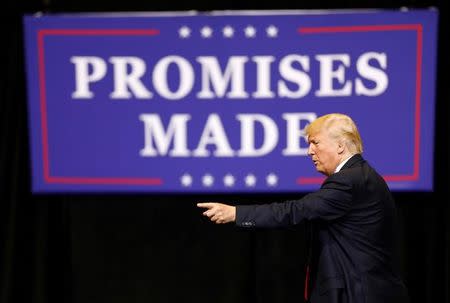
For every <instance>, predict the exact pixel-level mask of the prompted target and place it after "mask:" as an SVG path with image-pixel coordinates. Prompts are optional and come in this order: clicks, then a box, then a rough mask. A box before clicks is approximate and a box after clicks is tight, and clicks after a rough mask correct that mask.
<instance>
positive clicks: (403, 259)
mask: <svg viewBox="0 0 450 303" xmlns="http://www.w3.org/2000/svg"><path fill="white" fill-rule="evenodd" d="M3 5H4V6H3V8H4V9H3V10H2V11H3V14H2V19H3V21H4V22H3V26H2V29H1V31H2V33H3V34H2V38H3V39H2V40H3V43H2V47H1V49H2V59H3V60H2V65H1V68H2V73H1V80H2V81H1V82H0V302H1V303H3V302H5V303H6V302H27V303H33V302H39V303H43V302H58V303H61V302H80V303H88V302H108V303H109V302H146V303H148V302H198V303H200V302H214V303H220V302H235V303H238V302H297V303H299V302H302V292H303V279H304V278H303V277H304V268H303V265H304V263H305V253H306V252H305V248H304V247H305V233H304V226H299V227H298V228H295V229H290V230H258V231H244V230H239V229H237V228H235V227H233V226H231V225H225V226H216V225H213V224H211V223H209V222H207V221H206V220H205V219H203V217H202V216H201V215H200V214H201V211H199V210H198V209H197V208H196V207H195V203H196V202H197V201H199V200H202V201H204V200H218V201H228V202H232V203H238V204H245V203H265V202H271V201H274V200H276V201H282V200H284V199H294V198H298V197H300V196H301V195H294V194H292V195H264V196H262V195H260V196H258V195H226V196H192V195H172V196H156V195H75V194H65V195H63V194H59V195H32V194H31V192H30V178H31V175H30V163H29V162H30V159H29V152H28V122H27V107H26V88H25V72H24V55H23V41H22V23H21V17H22V14H23V13H31V12H36V11H48V12H73V11H161V10H200V11H208V10H221V9H311V8H316V9H322V8H371V7H376V8H383V7H384V8H398V7H401V6H406V7H412V8H414V7H421V8H423V7H428V6H435V7H437V8H438V9H439V11H440V25H439V56H438V66H437V67H438V81H437V83H436V85H437V105H436V123H435V129H436V136H435V181H434V183H435V191H434V192H432V193H421V192H405V193H395V198H396V201H397V206H398V215H399V228H398V247H399V251H400V256H399V260H400V265H401V268H400V269H401V272H402V274H403V276H404V279H405V281H406V283H407V285H408V288H409V291H410V294H411V298H412V302H420V303H423V302H429V303H440V302H450V297H449V285H450V281H449V268H450V265H449V257H450V254H449V243H450V230H449V229H450V228H449V226H450V223H449V221H450V207H449V204H450V202H448V197H449V187H450V183H449V181H448V180H449V179H448V177H447V174H448V171H449V169H450V167H449V162H450V161H449V159H450V153H449V141H450V135H449V134H450V119H449V118H448V116H449V114H450V112H449V106H448V103H449V102H450V99H449V98H450V97H449V95H448V91H447V86H448V84H447V81H448V80H449V77H448V75H447V72H448V68H449V59H448V56H449V54H450V51H449V48H448V46H446V45H445V44H444V42H445V40H447V38H448V37H450V35H449V17H450V16H449V9H448V4H447V2H446V1H443V0H442V1H419V0H418V1H413V0H411V1H356V0H348V1H347V0H340V1H317V0H316V1H310V2H303V1H298V2H292V1H288V0H278V1H270V2H269V1H222V2H221V3H213V2H207V1H204V2H201V1H200V2H199V1H193V2H184V3H183V2H181V3H179V4H176V5H174V4H172V3H169V2H167V1H158V2H156V3H155V2H151V1H139V0H127V1H123V2H122V1H111V0H77V1H71V0H42V1H32V0H28V1H25V0H21V1H7V2H6V3H5V4H3ZM386 135H387V136H388V135H389V134H386ZM386 148H389V146H386ZM395 152H396V151H395V150H392V153H395Z"/></svg>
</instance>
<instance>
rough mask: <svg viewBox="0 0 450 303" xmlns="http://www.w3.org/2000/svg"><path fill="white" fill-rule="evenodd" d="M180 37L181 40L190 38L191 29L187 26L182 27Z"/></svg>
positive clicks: (179, 32)
mask: <svg viewBox="0 0 450 303" xmlns="http://www.w3.org/2000/svg"><path fill="white" fill-rule="evenodd" d="M178 35H179V36H180V37H181V38H189V36H190V35H191V29H190V28H189V27H187V26H182V27H180V29H179V30H178Z"/></svg>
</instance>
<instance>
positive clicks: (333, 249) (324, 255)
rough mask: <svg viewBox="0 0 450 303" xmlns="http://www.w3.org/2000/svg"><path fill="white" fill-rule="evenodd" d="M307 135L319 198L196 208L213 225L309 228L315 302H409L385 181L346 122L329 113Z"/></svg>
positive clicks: (348, 120)
mask: <svg viewBox="0 0 450 303" xmlns="http://www.w3.org/2000/svg"><path fill="white" fill-rule="evenodd" d="M306 135H307V139H308V142H309V149H308V155H309V156H311V158H312V161H313V162H314V165H315V167H316V169H317V171H319V172H321V173H323V174H324V175H326V176H327V178H326V179H325V181H324V182H323V184H322V186H321V187H320V189H319V190H318V191H316V192H313V193H310V194H308V195H306V196H304V197H303V198H301V199H300V200H294V201H286V202H283V203H272V204H264V205H241V206H231V205H227V204H222V203H216V202H207V203H199V204H198V206H199V207H202V208H206V210H205V211H204V213H203V214H204V215H205V216H208V217H209V218H210V219H211V221H213V222H215V223H218V224H222V223H228V222H236V225H238V226H242V227H253V228H255V227H280V226H289V225H295V224H298V223H300V222H302V221H305V220H306V221H308V223H309V224H310V226H311V229H312V231H313V232H312V235H313V236H312V238H313V240H314V241H313V242H314V243H315V245H313V246H312V247H313V248H312V249H311V251H312V256H311V264H309V266H308V269H307V272H308V274H307V276H309V272H311V276H310V277H308V282H309V281H311V282H312V283H307V284H306V285H305V286H306V289H305V290H308V289H309V288H311V289H312V292H311V295H309V294H306V297H307V299H308V300H310V302H312V303H317V302H327V303H328V302H330V303H403V302H408V295H407V290H406V287H405V285H404V284H403V282H402V280H401V279H400V278H399V276H398V274H397V271H396V266H395V259H396V258H395V249H394V247H395V243H394V241H395V239H394V236H393V235H394V234H395V205H394V200H393V198H392V195H391V193H390V191H389V189H388V187H387V185H386V183H385V181H384V180H383V178H382V177H381V176H380V175H379V174H378V173H377V172H376V171H375V170H374V169H373V168H372V167H371V166H370V165H369V164H368V163H367V162H366V161H365V160H364V159H363V157H362V156H361V153H362V142H361V137H360V135H359V132H358V130H357V128H356V125H355V123H354V122H353V120H352V119H351V118H350V117H348V116H346V115H343V114H329V115H325V116H322V117H319V118H318V119H316V120H315V121H313V122H312V123H311V124H309V125H308V126H307V127H306ZM310 268H311V271H310ZM308 284H309V285H308ZM305 293H306V292H305Z"/></svg>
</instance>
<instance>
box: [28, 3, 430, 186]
mask: <svg viewBox="0 0 450 303" xmlns="http://www.w3.org/2000/svg"><path fill="white" fill-rule="evenodd" d="M24 23H25V44H26V63H27V80H28V101H29V102H28V105H29V131H30V140H31V141H30V142H31V143H30V146H31V153H30V154H31V161H32V169H33V173H32V175H33V180H32V186H33V191H34V192H158V193H175V192H196V193H201V192H220V193H226V192H294V191H295V192H298V191H309V190H313V189H316V188H318V187H319V186H320V183H321V182H322V181H323V177H322V176H320V175H319V174H318V173H317V172H316V171H315V168H314V166H313V164H312V163H311V160H310V159H309V157H308V156H307V148H308V145H307V142H306V141H305V137H304V127H305V126H306V125H307V124H308V123H310V122H311V121H313V120H314V119H315V118H316V117H318V116H320V115H323V114H327V113H333V112H340V113H345V114H348V115H350V116H351V117H353V118H354V120H355V122H356V123H357V125H358V126H359V130H360V132H361V135H362V138H363V143H364V148H365V151H364V156H365V158H366V159H367V160H368V161H369V162H370V163H371V164H372V165H373V166H374V167H375V168H376V169H378V171H379V172H380V173H381V174H382V175H383V177H384V178H385V179H386V180H387V181H388V184H389V186H390V187H391V189H393V190H408V191H411V190H420V191H427V190H432V186H433V178H432V177H433V135H434V91H435V87H434V85H435V84H434V83H435V62H436V36H437V33H436V25H437V12H436V11H433V10H415V11H345V12H342V11H319V12H315V11H312V12H303V11H298V12H292V11H281V12H277V11H267V12H264V11H257V12H216V13H212V14H211V13H208V14H201V13H198V14H197V13H185V14H178V13H167V14H143V13H139V14H129V13H127V14H61V15H45V14H44V15H42V14H39V15H28V16H25V17H24Z"/></svg>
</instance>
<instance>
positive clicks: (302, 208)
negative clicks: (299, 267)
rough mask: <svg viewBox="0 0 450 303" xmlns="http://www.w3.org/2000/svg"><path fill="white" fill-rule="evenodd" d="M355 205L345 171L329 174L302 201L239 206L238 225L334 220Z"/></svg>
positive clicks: (271, 225)
mask: <svg viewBox="0 0 450 303" xmlns="http://www.w3.org/2000/svg"><path fill="white" fill-rule="evenodd" d="M351 206H352V182H351V179H350V178H349V177H348V176H346V175H345V174H344V173H341V172H340V173H336V174H333V175H331V176H330V177H328V178H327V179H326V180H325V181H324V183H323V184H322V186H321V188H320V189H319V190H318V191H316V192H314V193H310V194H308V195H306V196H304V197H303V198H301V199H299V200H293V201H286V202H281V203H271V204H263V205H241V206H237V207H236V225H237V226H242V227H283V226H290V225H295V224H298V223H300V222H301V221H303V220H313V219H322V220H334V219H337V218H339V217H341V216H343V215H345V214H346V213H347V212H348V211H349V209H350V208H351Z"/></svg>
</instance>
